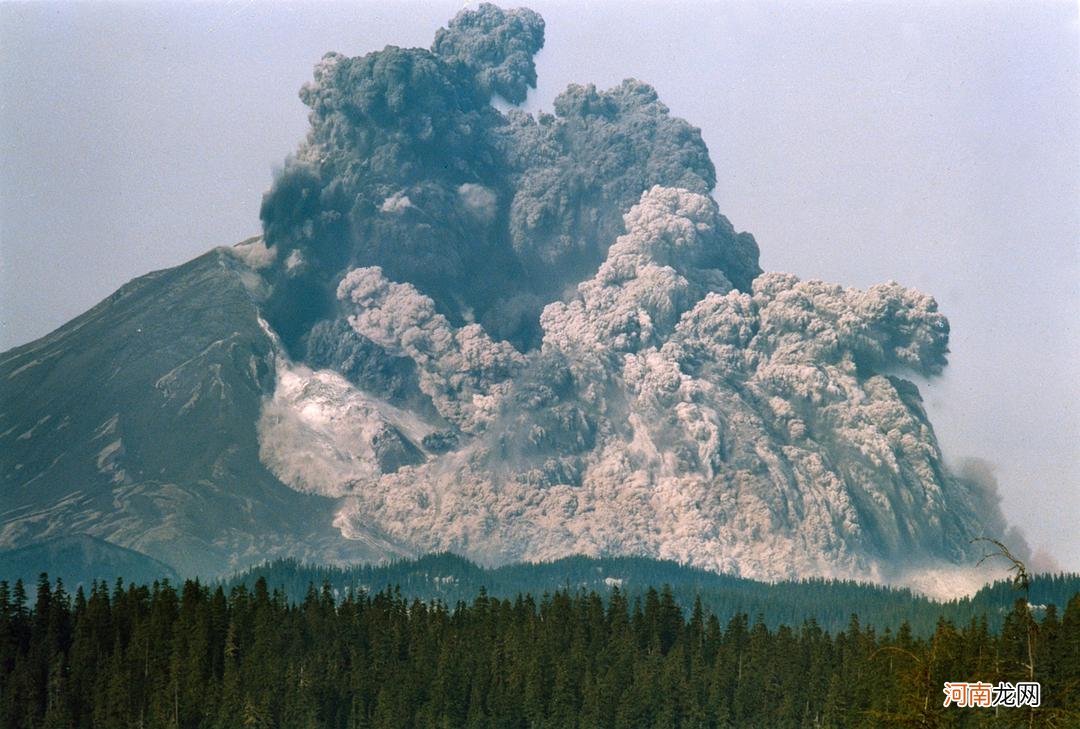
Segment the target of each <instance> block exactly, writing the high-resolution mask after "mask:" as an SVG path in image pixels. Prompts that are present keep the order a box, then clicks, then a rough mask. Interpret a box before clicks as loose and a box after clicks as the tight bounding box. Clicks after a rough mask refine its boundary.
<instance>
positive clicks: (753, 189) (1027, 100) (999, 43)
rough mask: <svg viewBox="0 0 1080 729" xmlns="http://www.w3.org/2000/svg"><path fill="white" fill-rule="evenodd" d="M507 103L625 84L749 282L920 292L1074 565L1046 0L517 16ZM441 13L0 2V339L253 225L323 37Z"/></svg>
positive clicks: (1072, 117)
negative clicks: (525, 77) (712, 185)
mask: <svg viewBox="0 0 1080 729" xmlns="http://www.w3.org/2000/svg"><path fill="white" fill-rule="evenodd" d="M528 4H529V5H530V6H531V7H533V8H534V9H536V10H538V11H540V12H541V13H542V14H543V15H544V17H545V19H546V20H547V39H548V41H547V46H546V47H545V49H544V50H543V51H542V52H541V54H540V56H539V57H538V70H539V74H540V87H539V88H538V89H537V91H536V92H533V93H532V94H531V95H530V98H529V101H528V106H529V107H530V108H533V109H536V108H544V109H550V106H551V100H552V98H553V97H554V96H555V94H557V93H558V92H559V91H560V90H561V89H562V88H563V87H565V85H566V83H568V82H570V81H579V82H586V81H592V82H596V83H597V84H599V85H602V86H608V85H612V84H615V83H617V82H618V81H620V80H621V79H623V78H624V77H627V76H635V77H638V78H641V79H643V80H645V81H648V82H650V83H652V84H653V85H655V86H656V87H657V89H658V90H659V92H660V96H661V98H662V99H663V100H664V101H665V102H666V103H667V104H668V106H670V107H671V109H672V110H673V112H675V113H676V114H678V115H680V116H683V117H685V118H687V119H689V120H690V121H691V122H692V123H694V124H696V125H699V126H700V127H701V128H702V131H703V134H704V137H705V141H706V142H707V143H708V145H709V148H710V150H711V152H712V156H713V160H714V161H715V163H716V166H717V172H718V179H719V182H718V185H717V191H716V197H717V199H718V200H719V202H720V206H721V210H723V211H724V213H725V214H726V215H727V216H728V217H729V218H731V220H732V222H733V223H734V224H735V226H736V227H737V228H739V229H744V230H749V231H751V232H752V233H754V235H755V236H756V237H757V239H758V242H759V243H760V244H761V249H762V263H763V266H764V267H765V268H766V269H769V270H786V271H792V272H794V273H796V274H799V275H800V276H803V277H805V278H811V277H820V278H824V279H827V280H830V281H835V282H838V283H844V284H849V285H858V286H865V285H869V284H872V283H875V282H878V281H883V280H888V279H895V280H898V281H900V282H901V283H903V284H905V285H909V286H914V287H917V288H919V289H922V290H924V291H927V292H929V293H931V294H933V295H934V296H936V297H937V299H938V301H939V303H940V304H941V307H942V309H943V311H944V312H945V313H946V314H947V315H948V317H949V319H950V321H951V322H952V325H953V336H952V351H953V354H952V356H951V364H950V366H949V368H948V369H947V371H946V374H945V376H944V377H942V378H940V379H938V380H936V381H934V382H932V383H923V393H924V396H925V398H926V401H927V407H928V409H929V411H930V414H931V417H932V419H933V422H934V423H935V425H936V427H937V430H938V435H939V437H940V439H941V442H942V444H943V447H944V448H945V451H946V453H947V454H948V456H949V457H950V458H951V459H953V460H958V459H960V458H963V457H968V456H976V457H982V458H986V459H988V460H990V461H992V462H993V463H994V464H995V465H996V467H997V473H998V477H999V480H1000V482H1001V489H1002V494H1003V497H1004V508H1005V512H1006V515H1007V517H1008V518H1009V519H1010V520H1011V521H1012V522H1014V523H1017V524H1018V525H1020V526H1021V527H1022V528H1023V529H1024V531H1025V532H1026V533H1027V536H1028V539H1029V541H1030V542H1031V543H1032V545H1033V546H1036V547H1038V546H1042V547H1044V548H1046V549H1048V550H1049V551H1050V553H1051V554H1053V556H1055V557H1056V558H1057V559H1058V560H1059V562H1060V563H1061V564H1062V565H1063V566H1065V567H1067V568H1070V569H1074V570H1080V527H1077V525H1078V524H1080V476H1078V473H1080V445H1078V444H1080V384H1078V383H1080V332H1078V329H1077V322H1078V321H1080V30H1078V23H1077V15H1078V11H1077V6H1076V4H1069V3H1024V4H1019V3H999V4H991V3H959V2H946V3H930V2H918V3H913V2H902V3H881V2H873V3H871V2H859V3H834V2H805V3H780V4H778V3H762V2H755V3H737V4H727V3H712V2H692V3H682V4H671V3H664V4H648V3H598V4H588V5H584V4H569V3H549V2H533V3H528ZM460 7H462V5H461V3H459V2H427V3H423V4H408V5H406V4H403V3H379V4H371V3H367V4H358V5H357V4H348V5H345V4H336V3H312V4H272V5H267V4H263V3H252V2H234V3H227V4H215V3H200V4H188V3H181V4H167V3H155V4H133V3H128V4H102V3H86V4H69V3H42V4H35V5H14V4H7V3H4V4H0V158H2V160H3V162H2V164H0V349H5V348H7V347H10V346H14V345H17V344H20V343H23V342H26V341H29V340H30V339H32V338H35V337H37V336H40V335H42V334H45V333H46V332H48V331H49V330H51V329H53V328H55V327H56V326H59V325H60V324H62V323H63V322H64V321H66V320H68V319H70V318H71V317H73V316H75V315H77V314H78V313H80V312H82V311H84V310H85V309H86V308H88V307H90V306H92V305H93V304H94V303H96V302H97V301H98V300H100V299H101V298H103V297H104V296H106V295H107V294H109V293H110V292H111V291H113V290H114V289H115V288H116V287H117V286H119V285H120V284H122V283H124V282H125V281H127V280H129V279H131V278H132V277H134V276H137V275H140V274H142V273H145V272H147V271H149V270H152V269H156V268H162V267H165V266H170V265H174V264H177V263H180V262H182V261H184V260H187V259H189V258H191V257H193V256H194V255H197V254H198V253H200V252H202V251H204V250H206V249H208V248H210V247H211V246H214V245H219V244H227V243H232V242H236V241H238V240H240V239H242V238H244V237H247V236H250V235H254V234H256V233H258V232H259V225H258V207H259V201H260V197H261V195H262V192H263V191H264V190H265V189H266V188H267V187H268V185H269V183H270V180H271V176H272V172H273V170H274V169H275V168H276V167H277V166H278V165H279V164H280V163H281V161H282V160H283V159H284V157H285V155H286V154H287V153H289V152H290V151H291V150H292V149H294V148H295V146H296V143H297V142H298V141H299V140H300V138H301V137H302V136H303V134H304V132H305V129H306V116H305V109H304V107H303V105H302V104H301V103H300V101H299V99H298V97H297V90H298V89H299V87H300V85H301V84H302V83H304V82H305V81H306V80H307V79H308V78H309V77H310V73H311V67H312V66H313V64H314V63H315V62H316V61H317V60H318V58H319V57H320V56H321V55H322V53H323V52H325V51H328V50H337V51H341V52H343V53H348V54H352V55H356V54H361V53H365V52H367V51H371V50H375V49H378V48H381V47H382V46H384V45H386V44H395V45H402V46H410V45H422V46H427V45H428V44H429V43H430V41H431V38H432V35H433V34H434V32H435V29H436V28H438V27H439V26H440V25H441V24H442V23H444V22H445V21H446V20H447V19H448V18H450V17H451V16H452V15H453V14H454V13H455V12H457V10H458V9H460Z"/></svg>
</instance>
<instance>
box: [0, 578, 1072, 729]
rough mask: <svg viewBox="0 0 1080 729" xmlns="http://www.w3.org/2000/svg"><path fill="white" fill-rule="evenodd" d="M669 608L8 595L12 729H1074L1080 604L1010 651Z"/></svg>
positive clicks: (696, 606) (522, 600)
mask: <svg viewBox="0 0 1080 729" xmlns="http://www.w3.org/2000/svg"><path fill="white" fill-rule="evenodd" d="M684 607H686V606H680V605H679V603H678V601H677V599H676V597H675V595H674V593H673V591H672V590H671V589H670V588H668V587H664V588H662V589H660V590H656V589H648V590H646V591H645V593H644V594H643V595H642V596H639V597H635V598H629V597H628V596H627V595H626V594H624V593H623V592H622V591H621V590H619V589H618V588H617V587H616V588H614V589H612V590H611V592H610V594H609V595H607V596H606V599H605V597H602V596H601V595H600V594H598V593H597V592H595V591H590V592H586V591H583V590H578V591H567V590H560V591H557V592H555V593H553V594H550V595H544V596H543V597H540V598H535V597H531V596H527V595H525V596H517V597H515V598H514V599H497V598H493V597H491V596H489V595H488V594H487V593H486V592H485V591H481V592H480V593H479V594H478V596H477V597H475V598H474V599H473V600H472V601H471V602H470V603H467V604H466V603H464V602H459V603H457V604H456V605H454V606H452V607H450V606H447V605H446V604H444V603H441V602H428V603H424V602H421V601H419V600H412V601H410V600H408V599H407V598H405V597H403V596H402V594H401V592H400V591H399V590H384V591H381V592H377V593H373V594H372V593H366V592H358V593H353V592H351V591H350V592H349V593H347V594H346V595H344V596H343V598H342V599H338V598H337V597H336V596H335V595H334V592H333V590H332V588H331V587H330V585H329V583H327V584H325V585H324V586H323V587H322V589H321V590H317V589H316V588H315V587H310V588H309V589H308V591H307V594H306V596H305V597H304V599H303V600H302V601H298V602H296V601H290V600H289V599H287V597H286V595H285V592H284V591H283V590H280V589H275V590H270V589H268V587H267V581H266V579H265V578H260V579H258V580H257V581H256V582H255V584H254V586H253V587H252V588H251V589H249V588H248V587H246V586H244V585H242V584H241V585H236V586H234V587H232V588H231V589H229V590H228V591H226V589H225V588H224V587H222V586H215V587H209V586H206V585H203V584H200V583H199V582H197V581H188V582H185V583H184V584H183V585H182V586H181V587H179V589H177V588H174V587H173V586H171V585H170V584H168V583H167V582H164V583H155V584H153V585H152V586H146V585H124V584H122V583H118V584H116V585H115V586H112V587H109V586H107V585H105V584H102V583H95V584H94V585H93V586H91V588H90V589H89V590H88V591H84V590H83V589H82V588H81V587H80V588H78V589H77V590H76V592H75V594H74V596H72V595H71V594H70V593H68V592H67V591H66V589H65V588H64V587H63V585H62V583H59V582H58V583H56V584H51V583H50V581H49V580H48V578H47V577H46V576H44V575H43V576H42V578H41V579H40V581H39V583H38V585H37V588H36V595H35V596H34V597H33V599H31V598H30V596H28V595H27V590H26V589H25V587H24V586H23V585H22V583H21V582H19V583H17V584H16V585H15V586H14V587H10V586H9V585H8V584H7V583H6V582H4V583H0V726H3V727H5V728H10V729H21V728H24V727H25V728H27V729H30V728H34V729H36V728H38V727H50V728H51V727H80V728H81V727H95V728H96V727H102V728H108V729H112V728H114V727H115V728H117V729H119V728H121V727H123V728H124V729H127V728H128V727H147V728H155V727H161V728H165V727H184V728H190V729H195V728H202V727H222V728H231V727H297V728H298V729H309V728H314V727H333V728H335V729H356V728H359V727H365V728H371V729H382V728H390V727H393V728H395V729H397V728H407V727H417V728H419V727H478V728H479V727H485V728H486V727H491V728H495V727H500V728H503V727H505V728H508V729H509V728H521V729H525V728H533V727H537V728H539V727H552V728H559V729H563V728H567V727H570V728H572V727H582V728H584V727H604V728H612V729H614V728H615V727H620V728H621V727H665V728H667V727H694V728H699V727H701V728H704V727H743V726H746V727H759V726H760V727H872V726H889V725H894V726H926V727H937V726H941V727H983V726H986V727H990V726H994V727H997V726H1057V727H1070V726H1078V725H1080V593H1077V594H1075V595H1074V596H1073V597H1072V598H1071V599H1070V600H1069V601H1068V603H1067V605H1065V606H1064V608H1063V609H1061V608H1059V607H1058V606H1057V605H1048V606H1046V608H1045V610H1043V611H1041V613H1040V614H1041V618H1040V619H1038V620H1035V619H1033V618H1032V617H1031V616H1032V613H1031V611H1030V609H1029V608H1028V606H1027V603H1026V602H1025V601H1024V600H1023V599H1018V600H1017V601H1016V603H1015V605H1014V608H1013V610H1012V612H1010V613H1009V614H1008V615H1007V616H1006V617H1005V619H1004V621H1003V624H1002V628H1001V630H1000V632H995V631H992V630H991V629H990V628H989V627H988V623H987V621H986V619H985V618H980V619H972V620H971V621H970V622H968V623H966V624H959V625H958V624H954V623H953V622H951V621H950V620H947V619H945V618H942V619H940V620H939V622H938V624H937V626H936V628H935V630H934V631H933V633H932V635H929V636H928V637H925V638H924V637H919V636H917V635H914V634H913V633H912V631H911V630H910V628H909V627H908V626H907V625H906V624H904V625H901V627H900V628H899V629H898V630H896V631H893V630H890V629H884V630H878V629H875V627H873V626H872V625H869V624H867V623H865V622H862V621H860V619H859V618H858V617H857V616H856V615H854V614H853V615H851V616H850V618H849V621H848V625H847V626H846V628H844V629H843V630H840V631H827V630H824V629H822V628H821V627H820V626H819V625H818V624H817V623H816V622H815V621H807V622H804V623H802V624H801V625H797V626H780V627H779V628H776V629H772V628H770V627H769V626H768V625H766V623H765V622H763V621H762V620H761V619H760V618H754V617H751V616H748V615H747V614H746V613H738V614H736V615H734V616H732V617H730V618H729V619H726V620H721V619H720V618H718V617H717V616H716V615H715V614H714V613H711V612H709V611H706V610H705V608H704V607H703V606H702V604H701V602H700V601H695V602H694V603H693V604H692V605H690V606H689V607H688V609H685V610H684ZM1032 678H1033V679H1034V680H1037V681H1040V682H1041V684H1042V706H1041V707H1040V708H1039V709H1036V710H1031V709H1027V708H1025V709H970V708H969V709H959V708H956V707H949V708H943V707H942V699H943V693H942V685H943V682H945V681H974V680H980V681H986V682H991V683H996V682H998V681H1010V682H1018V681H1027V680H1031V679H1032Z"/></svg>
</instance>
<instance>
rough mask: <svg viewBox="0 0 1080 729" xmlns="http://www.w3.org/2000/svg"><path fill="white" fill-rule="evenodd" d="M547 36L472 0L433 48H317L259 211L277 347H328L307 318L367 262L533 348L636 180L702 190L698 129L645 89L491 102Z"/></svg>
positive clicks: (616, 224) (630, 198)
mask: <svg viewBox="0 0 1080 729" xmlns="http://www.w3.org/2000/svg"><path fill="white" fill-rule="evenodd" d="M543 41H544V23H543V20H542V19H541V18H540V17H539V16H538V15H537V14H536V13H533V12H532V11H530V10H512V11H503V10H501V9H499V8H496V7H495V6H493V5H482V6H480V7H479V9H477V10H471V11H464V12H462V13H460V14H459V15H458V16H457V17H456V18H454V20H452V21H451V22H450V23H449V25H448V26H447V27H446V28H444V29H442V30H440V31H439V33H438V35H437V37H436V40H435V43H434V45H433V46H432V50H430V51H428V50H423V49H418V48H412V49H402V48H395V47H393V46H390V47H387V48H386V49H384V50H382V51H379V52H376V53H370V54H368V55H366V56H361V57H358V58H347V57H345V56H342V55H340V54H336V53H330V54H327V55H326V56H325V57H324V58H323V60H322V61H321V62H320V63H319V65H318V66H317V67H316V69H315V78H314V80H313V81H312V82H311V83H309V84H307V85H306V86H305V87H304V88H303V90H302V91H301V98H302V99H303V101H304V103H305V104H307V105H308V106H309V107H310V109H311V113H310V115H309V116H310V120H311V132H310V133H309V135H308V138H307V140H306V141H305V142H304V144H303V145H302V146H301V148H300V149H299V150H298V152H297V153H296V155H295V156H294V157H292V158H291V159H290V160H289V162H288V163H287V165H286V168H285V170H284V172H283V173H282V174H281V175H280V176H279V177H278V179H277V180H276V181H275V183H274V187H273V189H271V191H270V192H269V193H268V194H267V195H266V197H265V199H264V201H263V206H262V212H261V215H262V219H263V225H264V232H265V242H266V245H267V246H269V247H271V248H273V249H275V251H276V252H277V256H276V259H275V260H276V261H277V263H276V264H275V266H274V267H273V268H272V269H271V271H270V272H269V273H268V276H269V277H270V278H271V280H272V281H273V283H274V294H273V296H272V297H271V299H270V300H269V301H268V302H267V304H266V311H267V314H268V317H269V319H270V322H271V324H272V325H273V326H274V327H275V329H276V330H277V331H278V333H279V334H280V335H281V336H282V338H283V339H284V341H285V343H286V345H287V346H288V347H289V350H290V352H292V353H293V354H294V355H295V356H300V357H302V356H304V355H305V354H306V353H307V352H308V350H310V349H313V348H314V349H325V348H326V347H327V344H326V343H325V342H312V329H313V328H315V327H316V325H317V324H318V322H320V321H321V320H333V319H337V318H340V313H339V312H338V310H337V306H336V303H335V299H334V292H335V291H336V288H337V283H338V282H339V281H340V280H341V278H342V277H343V276H344V274H345V273H346V272H347V271H348V270H351V269H352V268H357V267H364V266H379V267H380V268H382V270H383V272H384V273H385V275H386V276H387V277H388V278H389V279H391V280H393V281H403V282H409V283H411V284H413V285H414V286H416V287H417V288H418V289H419V290H420V291H422V292H423V293H425V294H426V295H428V296H430V297H431V298H432V300H433V301H434V302H435V305H436V307H437V309H438V310H439V312H440V313H442V314H444V315H445V316H447V317H448V319H449V320H450V321H452V322H454V323H458V324H460V323H462V322H464V321H467V320H469V319H474V320H476V321H478V322H480V323H482V324H483V325H484V326H485V328H486V329H487V330H488V331H489V332H491V334H492V335H493V336H495V337H496V338H498V339H502V340H506V341H510V342H512V343H513V344H515V345H516V346H517V347H518V348H519V349H521V350H523V351H524V350H527V349H530V348H532V347H535V346H536V345H537V344H538V343H539V328H538V318H539V313H540V309H541V308H542V307H543V305H544V304H546V303H547V302H549V301H551V300H552V299H553V298H555V297H557V296H558V295H559V294H561V293H562V292H563V290H564V289H565V288H566V287H567V286H569V285H573V284H575V283H577V282H578V281H580V280H582V279H583V278H586V277H587V276H589V275H590V274H591V272H592V271H593V270H595V268H596V266H597V265H598V264H599V263H600V261H602V260H603V258H604V254H605V251H606V247H607V246H608V245H610V243H611V241H612V240H613V239H614V237H615V236H616V235H618V234H619V233H620V232H622V231H621V216H622V214H623V213H624V212H625V211H626V210H627V208H629V207H630V206H631V205H633V204H634V202H636V200H637V198H638V196H640V195H641V193H642V191H644V190H647V189H648V188H650V187H652V186H653V185H657V184H660V185H670V186H677V187H684V188H687V189H691V190H694V191H696V192H708V191H709V190H711V189H712V187H713V185H714V183H715V178H716V174H715V171H714V170H713V166H712V163H711V162H710V161H709V156H708V150H707V149H706V147H705V144H704V142H702V140H701V134H700V132H699V131H698V130H697V129H695V128H693V127H691V126H690V125H689V124H687V123H686V122H684V121H682V120H680V119H674V118H672V117H671V116H670V115H669V114H668V110H667V108H666V107H665V106H664V105H663V104H661V103H660V102H659V101H658V100H657V97H656V92H655V91H654V90H653V89H652V88H650V87H649V86H646V85H645V84H641V83H638V82H636V81H627V82H624V83H623V84H622V85H621V86H620V87H617V88H615V89H612V90H611V91H608V92H599V91H597V90H596V89H595V88H592V87H587V88H586V87H578V86H572V87H570V88H569V89H568V90H567V91H566V92H565V93H564V94H562V95H561V96H560V97H559V98H558V99H557V100H556V102H555V112H556V113H555V115H554V116H552V115H548V114H542V115H540V116H539V117H533V116H530V115H528V114H524V113H521V112H512V113H511V114H510V115H509V116H505V115H503V114H500V113H499V112H498V111H496V110H495V109H494V107H492V106H491V104H490V101H491V98H492V96H493V95H494V94H499V95H500V96H502V97H504V98H506V99H507V100H509V101H513V102H518V101H521V100H523V99H524V97H525V93H526V91H527V89H528V88H529V87H531V86H535V83H536V69H535V66H534V64H533V60H532V57H533V54H534V53H536V51H537V50H539V49H540V47H541V46H542V45H543ZM743 242H744V245H743V249H744V250H743V253H744V256H743V258H742V259H741V260H740V261H738V263H739V265H740V266H741V268H740V270H739V271H738V272H737V273H734V276H733V278H732V280H733V282H735V283H736V284H737V285H740V286H744V287H745V286H746V285H748V284H749V281H750V279H752V278H753V276H754V275H756V274H757V273H758V272H759V270H760V269H759V268H758V266H757V248H756V246H755V245H754V243H753V239H752V238H750V237H749V236H744V239H743ZM323 330H324V329H320V330H319V331H323Z"/></svg>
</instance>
